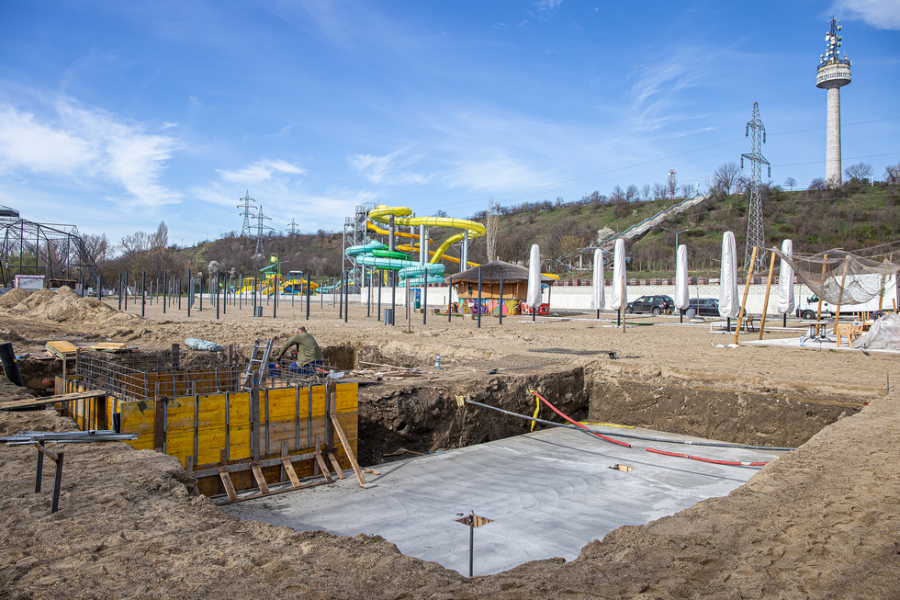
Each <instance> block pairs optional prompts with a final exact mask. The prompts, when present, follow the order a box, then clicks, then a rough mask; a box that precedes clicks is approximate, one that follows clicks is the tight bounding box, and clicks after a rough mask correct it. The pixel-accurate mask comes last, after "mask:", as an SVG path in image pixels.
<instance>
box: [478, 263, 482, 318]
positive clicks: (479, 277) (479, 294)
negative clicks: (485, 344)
mask: <svg viewBox="0 0 900 600" xmlns="http://www.w3.org/2000/svg"><path fill="white" fill-rule="evenodd" d="M481 312H482V311H481V267H478V328H479V329H481Z"/></svg>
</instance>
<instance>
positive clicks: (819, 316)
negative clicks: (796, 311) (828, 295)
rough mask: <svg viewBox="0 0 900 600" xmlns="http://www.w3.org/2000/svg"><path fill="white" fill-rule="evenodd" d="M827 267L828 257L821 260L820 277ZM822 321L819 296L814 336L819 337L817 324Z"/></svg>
mask: <svg viewBox="0 0 900 600" xmlns="http://www.w3.org/2000/svg"><path fill="white" fill-rule="evenodd" d="M827 265H828V255H827V254H826V255H825V256H824V257H823V258H822V275H824V274H825V267H826V266H827ZM821 320H822V295H821V294H819V308H818V309H816V335H819V327H820V325H819V323H820V322H821Z"/></svg>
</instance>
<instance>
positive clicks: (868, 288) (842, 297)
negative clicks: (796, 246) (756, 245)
mask: <svg viewBox="0 0 900 600" xmlns="http://www.w3.org/2000/svg"><path fill="white" fill-rule="evenodd" d="M772 251H773V252H774V253H775V254H777V255H778V256H780V257H781V258H782V259H783V260H784V261H786V262H787V263H788V264H789V265H791V267H792V268H793V269H794V272H796V273H797V276H798V277H800V279H801V280H802V281H803V283H805V284H806V285H807V286H808V287H809V289H811V290H812V291H813V292H815V293H816V294H817V295H818V296H819V298H821V299H822V300H824V301H825V302H829V303H831V304H841V305H845V306H848V305H851V304H864V303H865V302H868V301H869V300H871V299H873V298H875V297H876V296H879V295H881V294H884V293H885V290H886V288H887V287H890V285H892V284H893V276H895V275H897V273H900V264H897V263H893V262H890V261H888V260H887V259H885V260H883V261H881V262H879V261H877V260H873V259H871V258H866V257H864V256H859V255H856V254H851V253H850V252H846V251H844V250H838V249H832V250H826V251H825V252H821V253H819V254H814V255H812V256H797V255H793V256H788V255H786V254H785V253H784V252H782V251H778V250H772Z"/></svg>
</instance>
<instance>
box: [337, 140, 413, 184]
mask: <svg viewBox="0 0 900 600" xmlns="http://www.w3.org/2000/svg"><path fill="white" fill-rule="evenodd" d="M410 148H411V147H410V146H407V147H406V148H401V149H399V150H395V151H394V152H391V153H390V154H387V155H385V156H374V155H372V154H353V155H351V156H348V157H347V162H349V163H350V165H351V166H352V167H353V168H355V169H356V170H357V171H359V172H360V173H362V175H363V176H364V177H365V178H366V179H368V180H369V181H371V182H372V183H386V184H391V185H396V184H409V183H418V184H425V183H429V182H430V181H431V176H430V175H421V174H419V173H414V172H412V171H408V170H406V169H405V168H406V167H409V166H411V165H413V164H415V163H417V162H419V160H420V159H421V156H419V155H412V156H404V155H405V154H407V153H408V152H409V150H410Z"/></svg>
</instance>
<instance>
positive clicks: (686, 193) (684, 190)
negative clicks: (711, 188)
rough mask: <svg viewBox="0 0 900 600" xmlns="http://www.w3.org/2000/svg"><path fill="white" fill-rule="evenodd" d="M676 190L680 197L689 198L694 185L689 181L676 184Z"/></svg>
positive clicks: (692, 192) (692, 193)
mask: <svg viewBox="0 0 900 600" xmlns="http://www.w3.org/2000/svg"><path fill="white" fill-rule="evenodd" d="M678 192H679V194H680V196H679V197H681V198H690V197H691V196H693V195H694V186H692V185H691V184H689V183H682V184H681V185H680V186H678Z"/></svg>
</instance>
